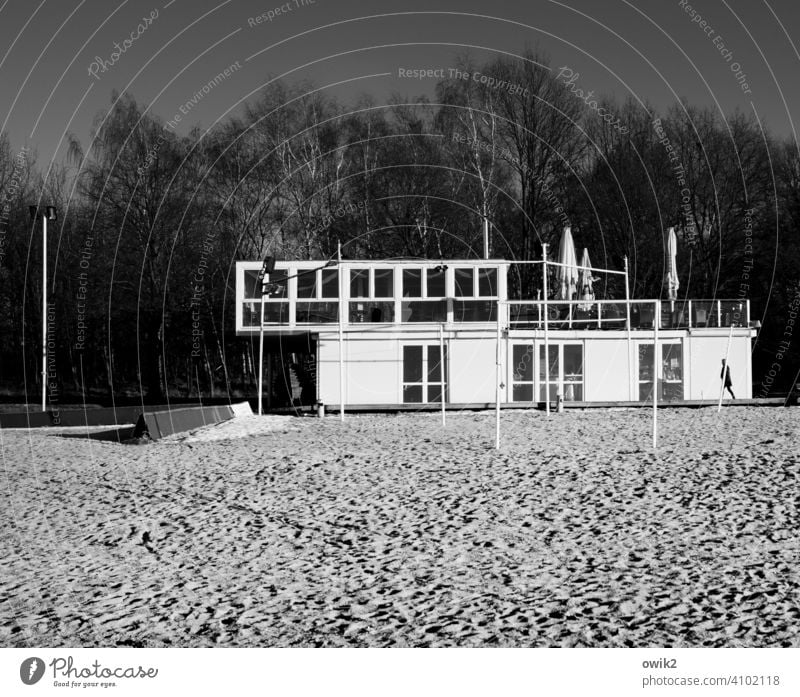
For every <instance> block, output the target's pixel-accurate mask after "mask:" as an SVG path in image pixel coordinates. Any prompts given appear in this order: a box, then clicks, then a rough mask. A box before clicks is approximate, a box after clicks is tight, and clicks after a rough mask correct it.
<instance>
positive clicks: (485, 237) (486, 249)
mask: <svg viewBox="0 0 800 697" xmlns="http://www.w3.org/2000/svg"><path fill="white" fill-rule="evenodd" d="M483 258H484V259H488V258H489V219H488V218H487V217H486V216H485V215H484V217H483Z"/></svg>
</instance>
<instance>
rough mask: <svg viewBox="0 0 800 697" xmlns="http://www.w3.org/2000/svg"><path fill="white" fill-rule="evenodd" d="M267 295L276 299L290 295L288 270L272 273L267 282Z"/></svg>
mask: <svg viewBox="0 0 800 697" xmlns="http://www.w3.org/2000/svg"><path fill="white" fill-rule="evenodd" d="M267 296H268V297H270V298H273V299H274V300H281V299H285V298H288V297H289V278H288V272H287V271H278V272H276V273H273V274H270V277H269V282H268V283H267Z"/></svg>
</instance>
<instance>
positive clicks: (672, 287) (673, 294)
mask: <svg viewBox="0 0 800 697" xmlns="http://www.w3.org/2000/svg"><path fill="white" fill-rule="evenodd" d="M677 256H678V237H677V236H676V235H675V228H674V227H671V228H670V229H669V236H668V238H667V264H668V267H667V298H668V299H669V300H671V301H675V300H677V299H678V288H680V285H681V284H680V281H679V280H678V263H677V261H676V257H677Z"/></svg>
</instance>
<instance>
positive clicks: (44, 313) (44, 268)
mask: <svg viewBox="0 0 800 697" xmlns="http://www.w3.org/2000/svg"><path fill="white" fill-rule="evenodd" d="M42 411H47V214H45V215H43V216H42Z"/></svg>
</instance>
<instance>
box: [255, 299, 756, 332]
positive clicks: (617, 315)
mask: <svg viewBox="0 0 800 697" xmlns="http://www.w3.org/2000/svg"><path fill="white" fill-rule="evenodd" d="M342 304H343V305H344V306H345V308H346V309H345V311H344V315H343V321H344V324H347V325H360V324H384V325H387V324H388V325H403V324H440V323H446V324H475V323H494V322H496V319H497V318H496V308H497V300H496V299H486V300H469V301H464V300H461V299H450V300H444V299H440V300H411V301H408V300H406V299H404V300H402V301H400V300H361V299H359V300H348V301H347V302H346V304H345V303H342ZM339 308H340V303H339V301H338V300H328V301H319V300H317V301H303V300H293V301H290V300H283V301H275V300H268V301H267V302H266V303H265V304H264V324H265V325H266V326H271V327H275V326H283V327H287V326H308V325H323V324H328V325H330V324H337V323H338V321H339ZM546 308H547V313H548V321H547V327H548V329H551V330H564V329H576V330H577V329H580V330H605V331H614V330H616V331H625V330H627V329H628V327H629V326H630V329H632V330H647V329H653V326H654V323H656V322H658V327H659V329H663V330H668V329H705V328H718V327H731V326H733V327H749V326H750V301H749V300H686V301H680V302H679V301H675V302H670V301H658V302H657V303H656V301H653V300H631V301H630V302H628V303H626V301H624V300H593V301H582V300H572V301H548V302H547V303H546ZM260 313H261V301H260V300H245V301H244V302H243V304H242V326H243V327H244V328H257V327H258V326H259V321H260ZM500 321H501V323H502V324H503V325H506V323H507V324H508V327H509V328H510V329H512V330H519V329H537V330H538V329H544V328H545V303H544V301H542V300H531V301H522V302H521V301H511V302H508V303H503V304H502V309H501V314H500ZM629 321H630V324H629Z"/></svg>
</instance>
